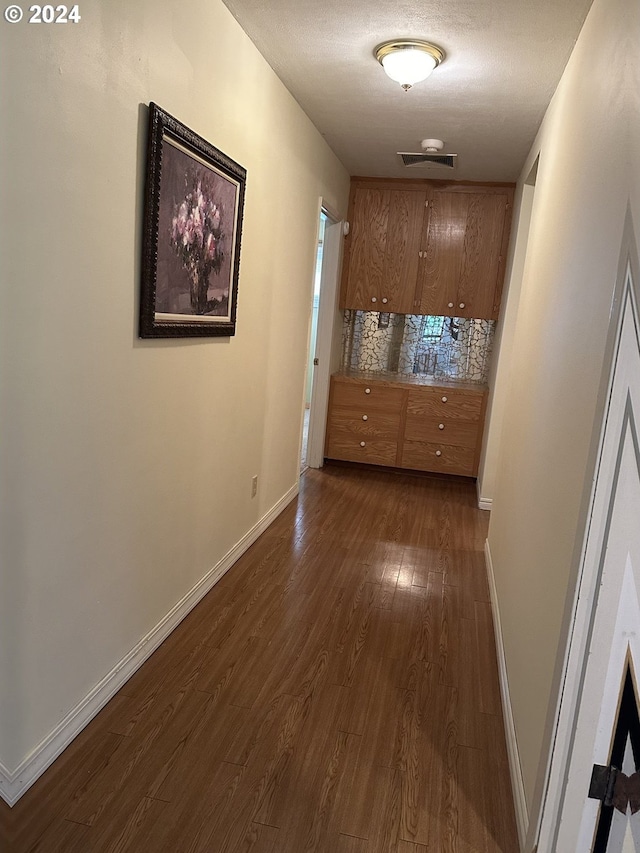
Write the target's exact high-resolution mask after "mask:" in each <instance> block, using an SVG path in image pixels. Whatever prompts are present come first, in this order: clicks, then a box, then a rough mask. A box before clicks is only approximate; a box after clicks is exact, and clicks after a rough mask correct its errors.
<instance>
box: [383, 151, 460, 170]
mask: <svg viewBox="0 0 640 853" xmlns="http://www.w3.org/2000/svg"><path fill="white" fill-rule="evenodd" d="M398 155H399V156H400V157H402V162H403V163H404V165H405V166H428V165H435V166H444V167H445V168H447V169H455V165H456V157H457V156H458V155H457V154H425V153H424V152H422V151H421V152H420V153H412V152H409V151H398Z"/></svg>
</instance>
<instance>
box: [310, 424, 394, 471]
mask: <svg viewBox="0 0 640 853" xmlns="http://www.w3.org/2000/svg"><path fill="white" fill-rule="evenodd" d="M397 455H398V442H397V441H387V440H384V439H379V438H368V437H363V436H359V435H356V434H354V433H350V432H347V431H344V432H343V431H334V430H332V431H331V435H330V437H329V444H328V446H327V456H328V457H329V458H330V459H345V460H347V461H349V462H368V463H369V464H371V465H396V464H397Z"/></svg>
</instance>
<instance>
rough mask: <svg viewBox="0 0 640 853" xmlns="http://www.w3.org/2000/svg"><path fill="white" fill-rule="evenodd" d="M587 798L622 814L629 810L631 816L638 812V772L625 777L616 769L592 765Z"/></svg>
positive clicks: (639, 790)
mask: <svg viewBox="0 0 640 853" xmlns="http://www.w3.org/2000/svg"><path fill="white" fill-rule="evenodd" d="M589 798H590V799H592V800H600V801H601V802H603V803H604V804H605V806H609V807H611V806H613V808H615V809H617V810H618V811H619V812H622V814H626V813H627V809H628V808H631V814H632V815H633V814H636V813H637V812H639V811H640V771H637V772H636V773H634V774H633V775H632V776H627V775H626V773H623V772H622V771H621V770H618V768H617V767H611V766H608V767H604V766H603V765H602V764H594V765H593V771H592V773H591V784H590V785H589Z"/></svg>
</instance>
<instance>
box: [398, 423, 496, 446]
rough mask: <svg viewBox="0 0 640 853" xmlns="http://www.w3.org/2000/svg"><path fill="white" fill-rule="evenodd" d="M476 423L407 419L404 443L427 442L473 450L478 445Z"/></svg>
mask: <svg viewBox="0 0 640 853" xmlns="http://www.w3.org/2000/svg"><path fill="white" fill-rule="evenodd" d="M479 429H480V423H479V422H478V421H462V420H454V419H450V418H447V417H445V418H443V419H442V420H441V421H438V420H435V419H433V418H422V417H416V416H414V417H411V418H409V417H407V423H406V427H405V431H404V438H405V441H427V442H431V443H433V444H442V443H443V442H446V443H447V444H453V445H457V446H459V447H470V448H473V449H475V446H476V444H477V443H478V432H479Z"/></svg>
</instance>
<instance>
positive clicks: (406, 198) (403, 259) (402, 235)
mask: <svg viewBox="0 0 640 853" xmlns="http://www.w3.org/2000/svg"><path fill="white" fill-rule="evenodd" d="M426 198H427V194H426V192H425V191H424V190H423V191H422V192H403V191H398V190H392V189H381V188H367V187H354V188H353V190H352V214H351V218H350V222H351V231H350V233H349V238H348V239H349V250H348V259H347V260H345V267H346V280H347V295H346V298H345V305H344V307H346V308H360V309H363V310H365V311H391V312H393V313H395V314H410V313H411V312H412V311H413V308H414V301H415V285H416V277H417V275H418V261H419V244H420V240H421V237H422V227H423V226H422V217H423V213H424V211H425V203H426Z"/></svg>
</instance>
